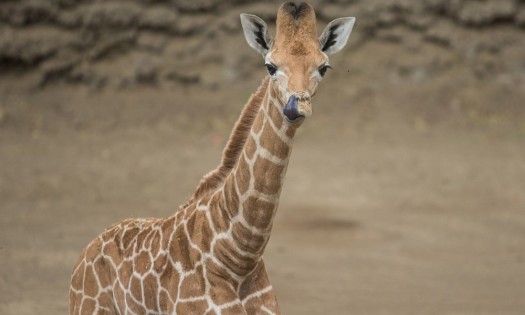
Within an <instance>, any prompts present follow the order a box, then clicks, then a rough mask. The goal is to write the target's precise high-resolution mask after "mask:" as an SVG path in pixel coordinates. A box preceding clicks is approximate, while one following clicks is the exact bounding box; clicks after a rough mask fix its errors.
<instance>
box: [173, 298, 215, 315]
mask: <svg viewBox="0 0 525 315" xmlns="http://www.w3.org/2000/svg"><path fill="white" fill-rule="evenodd" d="M207 309H208V302H206V300H204V301H195V302H181V303H178V304H177V309H176V311H177V314H204V313H205V312H206V310H207ZM206 314H210V313H206ZM214 314H215V313H214Z"/></svg>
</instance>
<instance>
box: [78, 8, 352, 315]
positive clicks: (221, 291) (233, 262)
mask: <svg viewBox="0 0 525 315" xmlns="http://www.w3.org/2000/svg"><path fill="white" fill-rule="evenodd" d="M354 21H355V19H354V18H350V17H349V18H339V19H336V20H334V21H332V22H330V23H329V24H328V26H327V27H326V29H325V30H324V31H323V33H322V34H321V36H320V37H319V38H318V37H317V30H316V21H315V13H314V11H313V8H312V7H311V6H310V5H309V4H306V3H301V4H295V3H293V2H286V3H284V4H283V5H282V6H281V7H280V8H279V11H278V13H277V28H276V34H275V38H274V39H273V40H272V39H271V38H270V36H269V35H268V31H267V26H266V23H265V22H264V21H263V20H261V19H260V18H259V17H257V16H254V15H249V14H241V23H242V28H243V30H244V35H245V37H246V40H247V42H248V44H249V45H250V47H252V48H253V49H255V50H256V51H258V52H259V53H260V54H261V55H262V56H263V58H264V63H265V66H266V68H267V69H268V76H267V77H266V78H265V79H264V80H263V81H262V84H261V86H260V87H259V89H258V90H257V92H256V93H255V94H253V95H252V97H251V98H250V100H249V101H248V103H247V104H246V105H245V106H244V109H243V111H242V113H241V116H240V118H239V120H238V121H237V123H236V124H235V127H234V128H233V131H232V134H231V136H230V139H229V141H228V143H227V145H226V148H225V149H224V153H223V157H222V160H221V163H220V165H219V166H218V167H217V169H215V170H214V171H212V172H211V173H209V174H208V175H206V176H204V178H203V179H202V180H201V182H200V184H199V186H198V187H197V189H196V191H195V193H194V194H193V195H192V196H191V197H190V198H189V200H188V201H187V202H186V204H185V205H183V206H181V207H180V209H179V211H177V212H176V213H175V214H173V215H172V216H170V217H168V218H163V219H127V220H124V221H122V222H120V223H117V224H115V225H113V226H111V227H109V228H108V229H106V231H105V232H103V233H102V234H100V235H99V236H98V237H97V238H95V239H94V240H93V241H92V242H91V243H90V244H89V245H88V246H87V247H86V249H85V250H84V251H83V253H82V254H81V256H80V258H79V260H78V262H77V264H76V266H75V269H74V271H73V275H72V277H71V286H70V293H69V299H70V308H69V314H137V315H139V314H280V310H279V307H278V305H277V300H276V297H275V293H274V290H273V288H272V286H271V284H270V282H269V280H268V275H267V273H266V270H265V267H264V262H263V259H262V255H263V252H264V249H265V247H266V244H267V242H268V239H269V237H270V232H271V230H272V221H273V218H274V215H275V212H276V210H277V205H278V203H279V196H280V192H281V187H282V185H283V180H284V176H285V173H286V168H287V166H288V160H289V158H290V154H291V151H292V144H293V140H294V135H295V132H296V130H297V128H299V126H300V125H301V124H302V123H303V122H304V120H305V119H306V118H308V117H309V116H310V115H311V114H312V104H311V97H312V96H313V95H314V94H315V93H316V91H317V86H318V84H319V82H320V81H321V80H322V78H323V76H324V75H325V73H326V71H327V70H328V68H330V64H329V62H328V56H329V55H332V54H333V53H335V52H337V51H339V50H340V49H341V48H343V47H344V46H345V44H346V42H347V40H348V37H349V35H350V32H351V30H352V27H353V25H354Z"/></svg>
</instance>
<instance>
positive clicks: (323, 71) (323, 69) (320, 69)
mask: <svg viewBox="0 0 525 315" xmlns="http://www.w3.org/2000/svg"><path fill="white" fill-rule="evenodd" d="M331 68H332V67H331V66H330V65H328V64H326V65H322V66H320V67H319V69H317V71H319V74H320V75H321V77H324V75H325V74H326V70H328V69H331Z"/></svg>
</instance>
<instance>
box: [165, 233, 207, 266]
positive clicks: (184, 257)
mask: <svg viewBox="0 0 525 315" xmlns="http://www.w3.org/2000/svg"><path fill="white" fill-rule="evenodd" d="M169 252H170V256H171V258H172V259H173V261H175V262H179V263H180V264H181V266H182V268H183V270H190V269H193V262H195V261H199V260H200V253H199V252H198V251H197V250H195V249H193V248H192V247H191V246H190V244H189V240H188V237H187V236H186V232H185V231H184V227H183V226H179V227H178V228H177V230H175V235H174V237H173V241H172V242H171V245H170V249H169Z"/></svg>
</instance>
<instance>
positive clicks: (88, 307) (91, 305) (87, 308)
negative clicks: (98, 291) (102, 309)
mask: <svg viewBox="0 0 525 315" xmlns="http://www.w3.org/2000/svg"><path fill="white" fill-rule="evenodd" d="M95 306H96V304H95V301H94V300H91V299H84V301H82V312H81V314H82V315H91V314H93V313H94V312H95Z"/></svg>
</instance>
